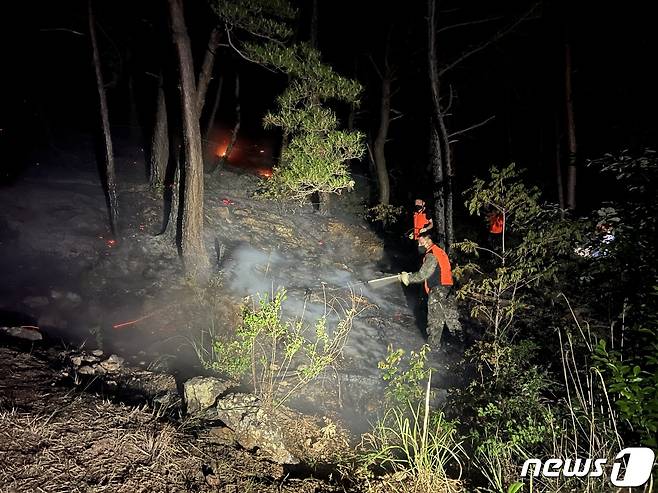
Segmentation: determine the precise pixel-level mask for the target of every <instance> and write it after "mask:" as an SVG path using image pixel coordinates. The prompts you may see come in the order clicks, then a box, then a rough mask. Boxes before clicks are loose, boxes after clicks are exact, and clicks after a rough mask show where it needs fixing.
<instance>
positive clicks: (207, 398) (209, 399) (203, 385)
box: [183, 377, 235, 414]
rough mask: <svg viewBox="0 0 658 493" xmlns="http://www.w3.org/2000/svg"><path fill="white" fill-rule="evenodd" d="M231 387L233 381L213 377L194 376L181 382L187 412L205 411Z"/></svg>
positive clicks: (233, 385)
mask: <svg viewBox="0 0 658 493" xmlns="http://www.w3.org/2000/svg"><path fill="white" fill-rule="evenodd" d="M232 387H235V384H234V383H232V382H227V381H224V380H220V379H219V378H215V377H194V378H192V379H190V380H188V381H187V382H185V383H184V384H183V390H184V397H185V405H186V407H187V412H188V413H189V414H194V413H197V412H199V411H205V410H206V409H208V408H209V407H212V406H213V405H214V404H215V402H216V401H217V398H218V397H220V396H221V395H222V394H224V393H225V392H226V391H227V390H228V389H230V388H232Z"/></svg>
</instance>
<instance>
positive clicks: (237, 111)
mask: <svg viewBox="0 0 658 493" xmlns="http://www.w3.org/2000/svg"><path fill="white" fill-rule="evenodd" d="M241 118H242V113H241V112H240V74H238V73H237V72H236V73H235V125H233V131H232V132H231V140H230V141H229V143H228V146H227V147H226V152H225V153H224V159H223V161H224V162H225V163H226V162H228V160H229V158H230V157H231V153H232V152H233V147H235V142H236V141H237V140H238V132H239V131H240V121H241Z"/></svg>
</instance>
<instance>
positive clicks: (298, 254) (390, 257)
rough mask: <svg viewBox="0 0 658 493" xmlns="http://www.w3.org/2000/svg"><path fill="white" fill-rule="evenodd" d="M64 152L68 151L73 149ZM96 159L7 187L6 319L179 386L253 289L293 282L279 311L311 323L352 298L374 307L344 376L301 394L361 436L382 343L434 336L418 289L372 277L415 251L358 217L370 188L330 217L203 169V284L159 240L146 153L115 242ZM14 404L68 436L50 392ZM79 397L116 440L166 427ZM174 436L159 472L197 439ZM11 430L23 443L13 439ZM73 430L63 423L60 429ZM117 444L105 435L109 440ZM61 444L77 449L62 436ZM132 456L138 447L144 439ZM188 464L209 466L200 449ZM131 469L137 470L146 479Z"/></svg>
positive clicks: (124, 170)
mask: <svg viewBox="0 0 658 493" xmlns="http://www.w3.org/2000/svg"><path fill="white" fill-rule="evenodd" d="M68 157H69V156H66V155H60V159H62V160H65V159H68ZM92 162H93V161H92V158H91V156H89V160H88V161H85V162H83V161H78V162H76V161H74V160H71V161H67V162H66V163H64V164H65V165H61V164H62V163H59V164H60V166H59V167H52V168H48V167H46V166H44V165H43V164H40V165H39V166H36V165H35V166H33V167H32V169H31V170H30V171H29V172H28V173H27V174H26V175H25V177H24V178H22V179H21V180H20V181H18V182H16V183H15V184H14V185H12V186H11V187H8V188H4V189H3V190H2V193H1V195H0V210H2V215H1V216H0V231H1V234H2V237H1V245H0V248H1V249H2V252H1V255H0V263H1V266H0V267H1V269H2V272H3V283H2V285H1V286H0V300H1V303H2V305H1V306H0V310H1V315H2V320H1V323H0V325H3V326H7V325H29V326H35V327H38V328H39V330H40V331H41V332H42V333H43V334H44V336H46V337H47V338H48V339H49V340H50V341H58V340H59V341H61V342H63V343H65V344H74V345H77V346H80V345H82V346H84V347H85V348H88V349H93V348H100V349H102V350H103V351H105V353H106V354H107V353H116V354H118V355H120V356H122V357H124V358H125V359H126V361H128V362H129V363H130V364H132V365H134V366H135V367H139V366H141V367H143V368H148V369H150V370H158V371H166V372H169V373H171V374H173V375H175V376H176V379H177V380H178V382H179V383H180V382H183V381H185V380H187V379H188V378H190V377H192V376H194V375H199V374H204V373H205V370H204V369H203V368H202V367H201V365H200V363H199V360H198V358H197V356H196V353H195V352H194V350H193V344H192V342H196V343H197V344H199V341H201V338H202V337H206V340H207V335H208V334H209V331H211V330H212V331H215V332H216V333H225V332H228V331H231V330H233V329H234V328H235V326H236V324H237V322H238V319H239V307H240V305H241V303H242V302H243V301H244V299H245V298H246V297H248V296H251V297H252V298H253V299H257V297H258V294H259V293H260V294H262V293H272V292H273V291H274V290H276V289H277V288H279V287H284V288H286V290H287V299H286V301H285V305H284V315H285V316H287V317H298V316H299V315H300V314H301V313H302V312H303V313H304V318H305V320H307V321H308V322H309V323H310V322H312V321H313V320H314V319H316V318H317V317H319V316H321V315H322V314H324V313H326V312H327V309H328V307H330V306H337V305H336V303H342V302H344V301H345V300H347V299H349V298H350V295H353V297H354V298H355V299H356V300H357V301H358V303H359V306H360V310H361V309H362V310H363V311H361V313H360V315H359V317H357V318H356V319H355V320H354V323H353V328H352V330H351V333H350V335H349V339H348V342H347V346H346V348H345V352H344V358H343V359H342V361H341V363H340V365H338V366H337V367H336V369H335V370H336V371H329V372H327V373H326V374H325V375H323V376H322V378H320V379H319V381H318V383H316V384H314V385H313V386H311V387H310V388H309V389H307V390H306V391H305V392H304V393H303V394H304V395H303V396H301V397H299V398H296V399H293V403H294V404H295V405H296V406H297V407H299V408H301V409H304V410H306V411H308V412H314V413H320V414H326V415H331V416H332V417H334V418H335V419H338V420H341V421H342V422H343V423H344V424H345V426H346V427H348V428H351V429H352V430H353V431H354V432H357V431H360V430H363V429H364V428H365V426H367V421H368V419H372V418H374V417H375V411H376V409H377V408H378V407H379V403H380V402H381V400H382V392H383V382H382V381H381V377H380V375H379V371H378V369H377V362H378V361H380V360H381V359H382V358H383V357H384V356H385V354H386V348H387V346H388V345H389V344H391V345H393V346H394V347H396V348H397V347H401V348H405V349H411V350H418V349H419V348H420V347H421V345H422V344H423V343H424V336H423V331H422V323H421V321H422V316H419V314H418V313H417V312H418V310H417V309H416V308H417V300H416V297H415V295H414V293H413V292H411V291H409V292H407V293H405V292H404V291H403V289H402V288H401V286H400V285H399V284H398V283H392V284H388V285H385V286H382V287H378V288H377V289H372V288H367V287H366V286H365V285H364V284H362V282H363V281H366V280H369V279H374V278H379V277H383V276H386V275H390V274H391V273H396V272H398V271H400V270H402V268H403V267H409V264H408V262H410V261H411V262H414V261H415V259H411V260H409V258H408V257H405V256H404V255H403V254H401V253H399V252H396V251H395V250H391V249H389V247H388V246H386V245H385V244H384V242H383V241H382V240H381V239H380V238H378V237H377V235H375V234H374V233H373V232H372V231H371V229H370V228H369V226H368V225H367V223H365V222H364V221H363V220H362V219H361V218H360V213H361V210H362V205H361V204H362V201H363V199H364V194H365V193H366V190H365V189H364V187H361V189H360V190H358V189H357V191H356V192H355V193H352V194H349V195H347V196H345V197H341V198H339V199H337V200H336V202H335V203H334V210H335V211H336V213H335V214H334V215H333V216H331V217H324V216H321V215H319V214H317V213H316V212H314V210H313V207H312V205H310V204H309V205H306V206H303V207H301V208H297V207H290V206H286V207H284V206H282V205H281V204H278V203H275V202H271V201H266V200H259V199H256V198H254V197H253V195H254V192H255V191H256V190H257V188H258V186H259V184H260V183H261V178H259V177H258V176H255V175H253V174H249V173H245V172H243V171H241V170H237V169H226V170H223V171H222V172H221V173H220V174H219V176H217V177H214V178H212V179H208V180H207V184H206V201H205V216H206V221H205V223H206V224H205V235H206V236H205V242H206V247H207V250H208V252H209V254H210V255H211V257H212V261H213V264H214V268H215V272H214V276H213V278H212V279H211V282H210V285H209V286H203V287H200V286H197V285H195V284H194V283H193V282H192V281H191V280H190V279H188V278H187V277H186V276H185V274H184V270H183V269H182V266H181V265H180V261H179V259H178V256H177V254H176V251H175V249H174V248H172V246H171V241H170V240H169V239H168V238H167V237H166V235H162V236H158V235H157V233H158V232H159V231H160V229H161V223H162V216H163V208H162V205H161V198H160V197H159V194H158V193H157V192H154V191H151V190H149V189H148V188H147V186H145V185H143V179H142V176H141V175H140V171H139V170H140V169H141V168H140V166H139V165H138V164H137V163H138V162H140V157H139V156H131V155H124V156H119V159H118V162H119V172H120V176H121V178H122V179H121V186H120V196H119V198H120V204H121V216H120V231H121V234H120V235H119V236H117V237H112V236H111V235H110V234H109V232H108V230H107V226H106V223H107V220H106V215H105V203H104V197H103V194H102V189H101V185H100V183H99V181H98V179H97V178H96V171H95V169H94V166H93V164H91V163H92ZM52 169H57V170H58V171H57V172H56V173H55V172H53V171H51V170H52ZM62 170H64V171H62ZM405 262H407V264H406V265H405ZM209 299H212V303H208V300H209ZM329 320H330V322H331V320H332V317H331V314H330V316H329ZM15 357H20V356H15ZM449 357H450V358H454V355H446V354H444V353H439V354H433V355H432V359H433V361H432V364H433V366H434V367H436V368H438V369H439V370H440V371H439V372H437V373H436V374H435V381H434V385H435V386H437V387H439V388H441V387H445V386H447V384H446V382H445V378H447V377H446V374H447V371H446V365H447V364H449V363H450V361H449V360H448V358H449ZM17 368H18V369H14V370H13V372H12V378H18V380H21V381H29V382H31V381H32V380H33V379H32V378H31V377H30V375H29V371H31V370H29V371H28V372H27V373H26V374H25V375H23V376H21V373H22V371H23V370H22V369H21V367H20V366H19V367H17ZM43 371H46V370H45V367H44V369H43ZM3 374H4V375H7V373H5V372H3ZM3 378H5V377H3ZM42 384H43V382H42V383H41V384H38V383H37V382H36V381H35V385H42ZM12 387H13V384H12V383H11V381H9V382H8V383H5V385H3V393H5V394H6V393H7V392H11V389H12ZM35 392H36V389H35ZM439 393H440V392H439ZM28 394H29V390H25V395H28ZM56 394H57V396H58V397H57V399H60V398H61V399H64V397H63V396H64V395H67V393H66V392H65V391H64V390H62V391H61V392H60V391H57V392H56ZM35 395H36V394H35ZM8 402H9V401H8V400H7V399H6V395H5V396H3V404H4V407H3V413H4V414H3V420H4V421H5V423H6V424H7V425H11V423H13V425H12V426H15V427H16V429H17V430H20V429H22V428H21V427H23V429H25V430H27V431H29V430H30V426H39V427H41V428H40V429H42V431H44V433H46V432H47V434H48V435H49V436H51V435H60V434H61V433H60V427H62V426H65V423H64V422H62V421H58V419H57V416H59V415H60V414H61V410H60V409H59V408H58V405H57V404H56V403H55V402H54V401H52V402H51V401H49V400H48V399H46V400H44V401H43V402H42V403H41V404H39V405H38V406H37V405H35V406H34V407H27V408H25V409H22V408H20V407H16V406H15V405H14V404H12V405H9V404H7V403H8ZM74 402H75V404H71V405H73V406H74V407H76V409H78V410H77V411H74V413H73V414H74V415H79V416H80V417H81V419H82V421H85V422H86V423H89V420H88V419H86V418H83V417H84V416H86V415H87V414H88V413H90V412H91V413H96V414H95V415H97V416H99V418H98V419H96V420H95V421H96V422H97V423H99V426H100V423H103V426H107V427H109V428H108V430H110V431H111V430H114V431H111V432H110V431H108V432H109V433H110V435H112V436H115V437H118V435H117V433H118V431H116V430H118V429H121V430H122V431H121V433H126V434H128V435H130V437H132V438H130V440H129V439H128V438H126V437H127V436H128V435H126V437H124V438H126V439H125V440H123V439H120V440H119V442H116V443H122V444H123V445H122V446H128V445H126V444H127V443H128V442H130V443H132V442H131V440H132V441H134V442H135V443H137V442H139V441H140V439H138V438H137V437H139V436H142V435H144V436H143V437H142V438H144V437H146V436H147V435H148V436H150V437H151V438H153V437H156V436H160V434H164V435H167V433H169V432H168V431H167V429H165V427H163V426H164V425H162V424H158V423H155V422H153V423H151V422H150V421H149V419H150V418H149V416H148V412H147V411H137V410H132V411H131V410H125V409H124V411H125V413H128V414H130V413H133V414H132V415H131V416H137V415H139V419H136V420H135V421H134V424H131V425H130V427H133V426H134V427H136V428H135V429H133V428H123V426H124V425H125V423H124V424H121V423H120V422H121V420H122V419H127V418H125V416H124V417H119V416H118V415H117V413H119V414H120V413H121V412H124V411H118V409H120V404H115V403H110V402H106V401H98V400H97V399H96V398H93V397H92V396H88V395H85V394H77V393H76V394H75V399H74ZM66 405H67V406H68V405H69V404H66ZM117 406H119V407H117ZM37 407H38V409H37ZM60 407H61V406H60ZM83 408H84V409H85V410H84V411H83ZM49 409H52V410H51V411H49ZM49 413H54V414H53V415H52V416H53V417H51V418H49V417H48V416H50V414H49ZM85 413H87V414H85ZM134 413H137V414H134ZM140 413H141V414H140ZM142 418H143V419H142ZM117 420H118V421H117ZM140 420H141V421H140ZM129 421H131V422H132V418H130V419H129ZM21 423H22V424H21ZM30 423H32V424H30ZM113 423H114V424H113ZM140 423H141V424H140ZM145 423H146V424H145ZM19 425H20V426H19ZM28 425H29V426H28ZM142 425H144V426H145V427H146V428H144V429H142V428H143V426H142ZM126 426H127V425H126ZM112 427H114V428H112ZM149 427H150V428H149ZM92 428H93V427H92ZM74 429H75V426H74ZM149 430H151V431H149ZM153 430H156V431H153ZM27 431H26V433H27ZM88 431H89V435H88V436H89V438H88V440H89V442H88V445H89V446H90V447H92V444H93V443H96V445H93V447H97V448H98V447H101V446H104V445H103V443H104V442H103V441H102V440H100V438H99V437H100V436H101V435H102V434H103V433H101V431H96V432H95V431H93V430H92V429H89V430H88ZM169 431H171V433H170V434H169V435H167V436H166V437H164V435H163V438H162V440H165V441H166V442H167V443H170V442H176V443H177V445H176V446H172V448H171V449H167V450H166V451H164V452H162V453H161V452H157V453H154V451H153V450H151V451H147V452H148V453H147V452H144V453H145V454H147V455H148V456H149V457H151V458H153V457H155V458H156V459H157V460H155V461H154V462H152V463H151V466H152V467H154V468H156V469H158V468H161V470H162V471H164V470H166V469H167V465H166V464H167V463H168V462H167V461H174V460H177V459H176V454H178V449H177V448H176V447H183V448H185V449H187V448H188V445H189V444H188V445H184V444H186V443H188V442H186V440H190V439H191V438H189V437H185V436H183V435H180V434H177V433H178V432H174V431H172V430H169ZM94 433H97V434H98V433H100V435H98V436H96V435H95V434H94ZM139 433H142V435H139ZM149 433H151V434H150V435H149ZM154 433H155V434H154ZM29 436H31V435H29V434H28V435H25V436H24V437H23V438H21V439H20V440H23V439H25V440H28V438H29ZM5 438H6V439H7V440H10V441H14V440H18V441H17V443H22V442H21V441H20V440H19V439H18V437H16V436H13V435H11V436H7V437H5ZM119 438H120V437H119ZM119 438H117V439H119ZM66 439H67V438H66V434H64V435H63V436H62V440H64V441H65V440H66ZM97 439H98V440H100V441H98V440H97ZM144 440H146V438H144ZM28 441H29V440H28ZM25 443H26V447H27V446H28V445H29V444H28V443H27V442H25ZM116 443H115V444H114V445H112V444H111V443H108V444H107V446H108V447H110V449H111V448H112V447H114V446H115V445H116ZM99 444H100V445H99ZM33 445H34V444H32V445H29V447H32V446H33ZM152 445H153V447H156V448H157V447H159V445H157V444H156V443H152ZM58 446H59V447H65V448H66V447H69V445H66V444H65V443H64V442H61V443H60V444H59V445H58ZM189 446H192V445H189ZM134 452H135V454H139V453H141V452H140V451H139V450H138V449H137V448H136V449H135V450H134ZM48 453H51V454H52V453H53V452H52V450H51V451H50V452H48ZM236 453H237V452H236ZM167 454H169V455H167ZM161 458H162V460H163V461H164V462H161V463H160V462H158V460H160V459H161ZM186 460H189V461H197V462H199V461H201V459H200V458H199V457H196V456H194V455H193V456H192V457H189V458H188V459H186ZM235 460H241V459H235ZM195 464H196V463H195ZM151 466H149V467H151ZM197 466H199V464H196V465H194V466H193V467H192V469H194V468H195V467H197ZM53 467H59V466H53ZM117 467H123V466H118V465H117ZM158 470H160V469H158ZM53 474H54V472H53ZM81 474H82V473H81ZM84 474H91V472H90V471H87V472H85V473H84ZM103 474H106V473H103ZM163 474H164V473H163ZM104 477H105V476H104ZM131 478H132V480H135V481H138V479H137V478H138V476H131ZM5 479H6V478H5ZM99 481H100V479H99ZM103 481H110V480H109V479H107V478H105V479H104V480H103ZM110 482H111V481H110ZM99 484H100V483H99ZM136 484H137V483H136ZM126 491H128V490H126ZM259 491H260V490H259Z"/></svg>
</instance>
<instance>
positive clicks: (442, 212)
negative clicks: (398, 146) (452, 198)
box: [427, 0, 446, 245]
mask: <svg viewBox="0 0 658 493" xmlns="http://www.w3.org/2000/svg"><path fill="white" fill-rule="evenodd" d="M427 10H428V12H427V14H428V15H427V28H428V29H427V34H428V36H427V40H428V50H427V61H428V69H429V78H430V89H431V95H432V113H433V115H432V119H431V123H432V125H431V128H430V161H431V163H432V177H433V180H432V182H433V185H434V190H433V191H434V216H435V217H434V225H435V230H436V236H437V241H438V242H439V244H440V245H444V241H445V238H446V208H445V205H446V204H445V171H444V162H443V157H444V149H443V147H444V142H443V141H444V139H443V137H442V133H440V132H441V130H440V129H441V127H442V126H443V125H442V123H441V121H442V113H443V110H442V109H441V100H440V94H441V85H440V80H439V69H438V66H437V60H436V26H435V23H436V1H435V0H428V1H427Z"/></svg>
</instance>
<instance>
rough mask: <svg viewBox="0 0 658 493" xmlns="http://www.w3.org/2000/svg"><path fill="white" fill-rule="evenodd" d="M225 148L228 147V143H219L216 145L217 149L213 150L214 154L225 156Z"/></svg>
mask: <svg viewBox="0 0 658 493" xmlns="http://www.w3.org/2000/svg"><path fill="white" fill-rule="evenodd" d="M227 148H228V144H223V143H222V144H220V145H219V146H218V147H217V150H216V151H215V154H216V155H217V157H224V156H226V149H227Z"/></svg>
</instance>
